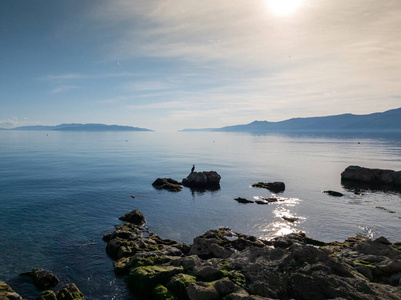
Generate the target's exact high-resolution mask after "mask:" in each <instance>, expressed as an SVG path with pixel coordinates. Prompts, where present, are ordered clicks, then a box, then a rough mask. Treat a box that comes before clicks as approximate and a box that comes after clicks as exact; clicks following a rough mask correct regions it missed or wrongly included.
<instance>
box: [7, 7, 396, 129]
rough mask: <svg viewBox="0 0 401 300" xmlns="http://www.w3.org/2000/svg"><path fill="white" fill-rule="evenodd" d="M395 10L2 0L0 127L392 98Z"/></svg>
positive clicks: (340, 107)
mask: <svg viewBox="0 0 401 300" xmlns="http://www.w3.org/2000/svg"><path fill="white" fill-rule="evenodd" d="M278 5H279V6H278ZM280 5H281V6H280ZM400 16H401V1H400V0H383V1H378V0H201V1H200V0H113V1H110V0H69V1H54V0H1V1H0V57H1V59H0V128H13V127H17V126H25V125H58V124H61V123H103V124H109V125H111V124H118V125H127V126H136V127H144V128H148V129H153V130H156V131H176V130H181V129H184V128H215V127H223V126H229V125H236V124H247V123H250V122H252V121H254V120H267V121H272V122H275V121H282V120H286V119H290V118H294V117H313V116H326V115H336V114H342V113H354V114H369V113H373V112H380V111H386V110H389V109H393V108H398V107H401V88H400V87H401V84H400V82H401V57H400V55H401V18H400Z"/></svg>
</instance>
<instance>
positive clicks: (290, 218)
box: [281, 216, 299, 223]
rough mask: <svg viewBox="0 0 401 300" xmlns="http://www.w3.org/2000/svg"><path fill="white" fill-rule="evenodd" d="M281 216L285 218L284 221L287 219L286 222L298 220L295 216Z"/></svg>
mask: <svg viewBox="0 0 401 300" xmlns="http://www.w3.org/2000/svg"><path fill="white" fill-rule="evenodd" d="M281 218H283V219H284V220H286V221H288V222H291V223H294V222H296V221H298V220H299V218H296V217H286V216H283V217H281Z"/></svg>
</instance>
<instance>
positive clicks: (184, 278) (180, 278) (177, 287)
mask: <svg viewBox="0 0 401 300" xmlns="http://www.w3.org/2000/svg"><path fill="white" fill-rule="evenodd" d="M195 282H196V277H195V276H192V275H189V274H183V273H180V274H177V275H175V276H173V277H172V278H171V280H170V282H169V283H168V284H167V288H168V289H169V290H170V291H172V292H173V293H174V295H176V296H177V298H178V299H183V300H187V299H189V297H188V293H187V287H188V286H189V285H190V284H192V283H195Z"/></svg>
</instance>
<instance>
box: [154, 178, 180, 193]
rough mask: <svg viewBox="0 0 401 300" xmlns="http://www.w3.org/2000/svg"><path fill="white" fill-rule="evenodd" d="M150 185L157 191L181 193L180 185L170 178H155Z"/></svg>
mask: <svg viewBox="0 0 401 300" xmlns="http://www.w3.org/2000/svg"><path fill="white" fill-rule="evenodd" d="M152 185H153V186H154V187H155V188H156V189H158V190H161V189H164V190H168V191H170V192H180V191H182V186H181V185H182V183H181V182H178V181H177V180H174V179H172V178H157V179H156V180H155V181H154V182H153V183H152Z"/></svg>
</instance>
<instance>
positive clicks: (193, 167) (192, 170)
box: [191, 165, 195, 173]
mask: <svg viewBox="0 0 401 300" xmlns="http://www.w3.org/2000/svg"><path fill="white" fill-rule="evenodd" d="M194 171H195V165H192V169H191V173H193V172H194Z"/></svg>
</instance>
